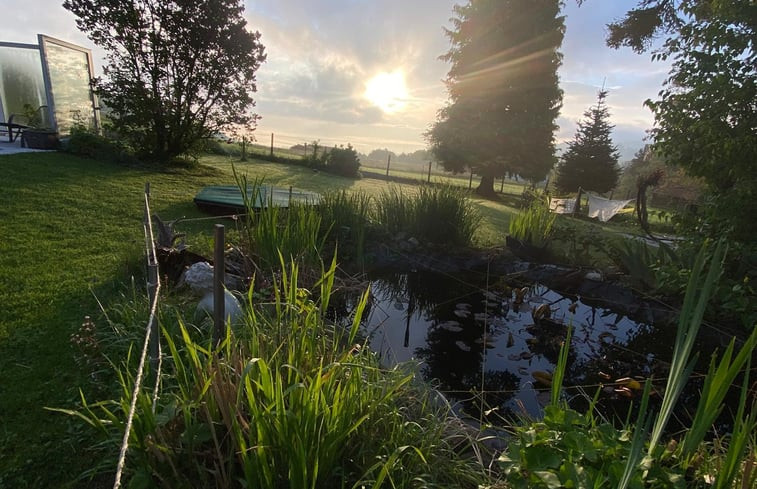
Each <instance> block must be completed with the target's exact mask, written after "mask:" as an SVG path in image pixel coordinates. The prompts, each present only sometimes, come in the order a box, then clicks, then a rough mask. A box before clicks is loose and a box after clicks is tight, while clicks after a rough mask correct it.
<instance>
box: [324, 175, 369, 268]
mask: <svg viewBox="0 0 757 489" xmlns="http://www.w3.org/2000/svg"><path fill="white" fill-rule="evenodd" d="M371 203H372V199H371V197H370V196H369V195H367V194H364V193H362V192H352V193H350V192H347V191H346V190H340V191H333V192H327V193H325V194H324V195H323V197H322V199H321V201H320V203H319V205H318V211H319V214H320V216H321V237H322V238H323V239H325V240H326V241H328V242H331V243H335V245H336V246H337V247H338V249H339V255H340V256H342V257H346V258H348V259H349V258H354V259H355V261H357V263H358V264H362V263H363V260H364V254H365V241H366V236H367V233H368V227H369V221H370V213H371Z"/></svg>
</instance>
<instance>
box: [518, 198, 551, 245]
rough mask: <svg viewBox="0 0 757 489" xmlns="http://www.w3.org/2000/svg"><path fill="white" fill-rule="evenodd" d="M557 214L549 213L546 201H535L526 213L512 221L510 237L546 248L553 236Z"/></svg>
mask: <svg viewBox="0 0 757 489" xmlns="http://www.w3.org/2000/svg"><path fill="white" fill-rule="evenodd" d="M556 218H557V215H556V214H553V213H551V212H550V211H549V206H547V203H546V201H545V200H544V199H543V198H541V199H537V200H535V201H534V202H533V203H532V204H531V205H530V206H529V207H528V209H526V210H525V211H522V212H520V213H519V214H518V215H517V216H515V217H513V218H512V219H510V226H509V228H508V232H509V234H510V236H512V237H513V238H515V239H518V240H521V241H523V242H525V243H528V244H530V245H531V246H535V247H537V248H544V247H546V246H547V244H548V243H549V241H550V239H551V236H552V227H553V226H554V223H555V219H556Z"/></svg>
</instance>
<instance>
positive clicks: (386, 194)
mask: <svg viewBox="0 0 757 489" xmlns="http://www.w3.org/2000/svg"><path fill="white" fill-rule="evenodd" d="M375 220H376V222H377V223H378V224H379V226H381V228H382V229H383V230H384V231H386V232H387V233H389V234H392V235H395V234H397V233H399V232H401V231H404V232H407V230H408V229H410V227H411V225H412V222H413V220H414V209H413V200H412V199H411V198H410V196H409V195H407V193H406V192H403V191H402V190H401V189H400V188H399V187H397V186H395V185H392V186H390V187H389V188H387V189H385V190H383V191H382V192H381V193H380V194H379V195H378V197H376V208H375Z"/></svg>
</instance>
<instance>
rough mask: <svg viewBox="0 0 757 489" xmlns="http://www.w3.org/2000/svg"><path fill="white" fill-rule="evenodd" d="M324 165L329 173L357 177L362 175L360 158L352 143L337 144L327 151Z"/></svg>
mask: <svg viewBox="0 0 757 489" xmlns="http://www.w3.org/2000/svg"><path fill="white" fill-rule="evenodd" d="M324 167H325V169H326V171H328V172H329V173H333V174H335V175H341V176H343V177H351V178H355V177H357V176H359V175H360V173H359V170H360V158H359V157H358V155H357V151H355V148H353V147H352V145H351V144H348V145H347V147H344V146H335V147H333V148H331V149H330V150H328V151H327V152H326V160H325V164H324Z"/></svg>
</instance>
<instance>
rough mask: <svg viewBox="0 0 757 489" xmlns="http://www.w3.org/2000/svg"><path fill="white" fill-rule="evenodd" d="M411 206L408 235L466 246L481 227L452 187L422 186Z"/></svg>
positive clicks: (476, 214)
mask: <svg viewBox="0 0 757 489" xmlns="http://www.w3.org/2000/svg"><path fill="white" fill-rule="evenodd" d="M412 207H413V223H412V225H411V229H410V231H409V232H411V233H412V234H414V235H416V236H417V237H418V238H421V239H424V240H426V241H429V242H431V243H438V244H451V245H468V244H470V243H471V242H472V241H473V235H474V233H475V232H476V230H477V229H478V227H479V225H480V224H481V214H480V213H479V212H478V210H477V209H476V208H475V206H473V204H472V203H471V201H470V199H468V197H467V195H466V194H465V192H464V191H463V190H461V189H459V188H455V187H453V186H452V185H421V186H420V187H419V188H418V194H417V195H416V196H415V200H414V204H413V206H412Z"/></svg>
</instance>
